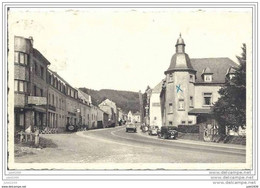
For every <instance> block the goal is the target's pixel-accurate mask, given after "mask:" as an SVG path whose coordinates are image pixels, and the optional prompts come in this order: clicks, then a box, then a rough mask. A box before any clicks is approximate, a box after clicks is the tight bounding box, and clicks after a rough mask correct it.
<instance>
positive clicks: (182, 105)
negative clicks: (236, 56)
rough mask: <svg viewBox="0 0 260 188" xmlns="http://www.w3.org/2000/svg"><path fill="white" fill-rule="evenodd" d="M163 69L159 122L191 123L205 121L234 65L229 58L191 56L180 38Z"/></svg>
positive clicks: (164, 123) (174, 124)
mask: <svg viewBox="0 0 260 188" xmlns="http://www.w3.org/2000/svg"><path fill="white" fill-rule="evenodd" d="M175 48H176V52H175V54H174V55H173V56H172V58H171V62H170V66H169V68H168V69H167V70H166V71H165V72H164V74H165V79H164V80H163V84H162V89H161V93H160V103H161V117H162V125H166V126H176V127H177V126H178V125H194V124H198V123H201V122H205V121H207V120H208V117H210V114H211V107H212V106H213V104H214V103H215V102H216V101H217V100H218V98H219V97H220V96H219V93H218V91H219V89H220V88H221V87H222V86H223V85H224V84H225V82H226V81H227V80H229V79H231V78H232V76H234V69H235V67H237V64H236V63H234V62H233V61H232V60H231V59H229V58H200V59H190V57H189V55H188V54H187V53H185V43H184V40H183V38H182V37H181V35H180V37H179V38H178V40H177V42H176V45H175Z"/></svg>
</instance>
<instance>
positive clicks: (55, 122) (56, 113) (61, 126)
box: [44, 69, 67, 132]
mask: <svg viewBox="0 0 260 188" xmlns="http://www.w3.org/2000/svg"><path fill="white" fill-rule="evenodd" d="M47 83H48V86H49V87H48V97H47V98H48V101H47V119H48V124H47V126H46V127H48V128H53V129H56V131H57V132H63V131H65V129H66V123H67V122H66V117H67V106H66V98H67V96H66V85H67V83H66V82H65V81H64V80H63V79H62V78H61V77H60V76H59V75H58V74H57V73H56V72H53V71H51V70H50V69H48V71H47ZM44 128H45V127H44Z"/></svg>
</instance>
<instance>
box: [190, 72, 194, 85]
mask: <svg viewBox="0 0 260 188" xmlns="http://www.w3.org/2000/svg"><path fill="white" fill-rule="evenodd" d="M190 82H192V83H193V82H194V76H193V75H192V74H190Z"/></svg>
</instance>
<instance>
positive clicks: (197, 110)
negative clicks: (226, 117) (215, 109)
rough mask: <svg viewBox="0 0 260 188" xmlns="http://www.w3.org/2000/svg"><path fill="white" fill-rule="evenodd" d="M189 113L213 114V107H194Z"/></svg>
mask: <svg viewBox="0 0 260 188" xmlns="http://www.w3.org/2000/svg"><path fill="white" fill-rule="evenodd" d="M188 114H189V115H199V114H204V115H206V114H212V109H207V108H194V109H192V110H190V111H189V113H188Z"/></svg>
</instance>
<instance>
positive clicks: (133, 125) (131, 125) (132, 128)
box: [125, 123, 137, 132]
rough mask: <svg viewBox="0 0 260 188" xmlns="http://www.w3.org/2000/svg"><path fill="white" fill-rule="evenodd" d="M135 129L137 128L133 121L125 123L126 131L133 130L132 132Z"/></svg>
mask: <svg viewBox="0 0 260 188" xmlns="http://www.w3.org/2000/svg"><path fill="white" fill-rule="evenodd" d="M136 130H137V126H136V124H134V123H127V124H126V130H125V131H126V132H129V131H133V132H136Z"/></svg>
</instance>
